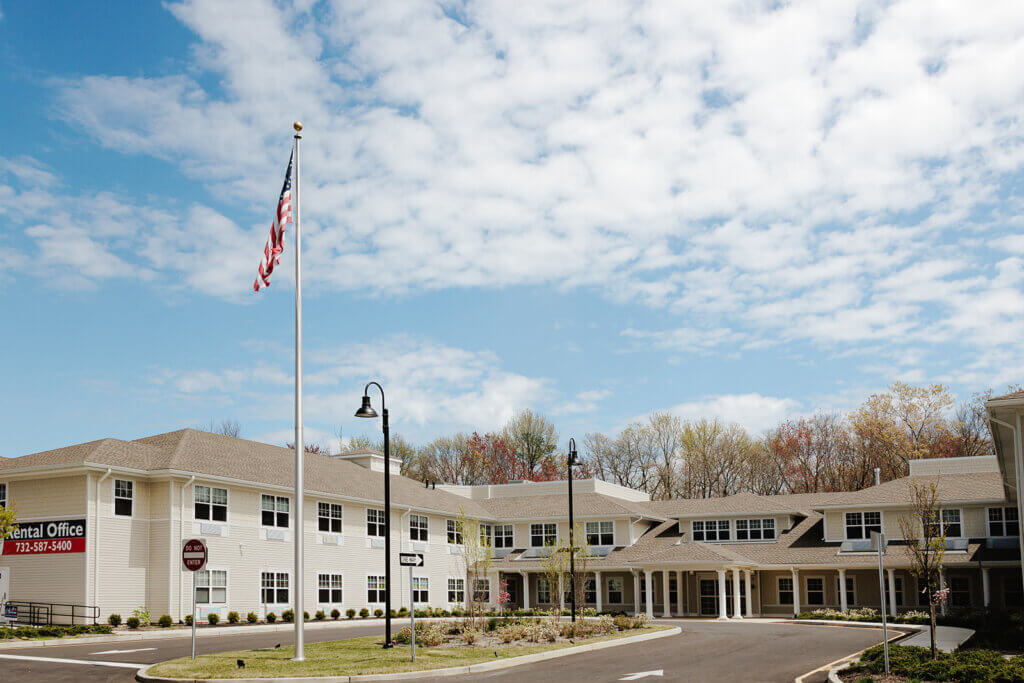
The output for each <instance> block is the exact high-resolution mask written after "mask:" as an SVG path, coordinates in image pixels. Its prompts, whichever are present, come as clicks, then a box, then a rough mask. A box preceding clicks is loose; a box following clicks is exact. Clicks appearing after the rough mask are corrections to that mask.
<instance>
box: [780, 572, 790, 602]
mask: <svg viewBox="0 0 1024 683" xmlns="http://www.w3.org/2000/svg"><path fill="white" fill-rule="evenodd" d="M779 604H780V605H792V604H793V578H792V577H789V576H780V577H779Z"/></svg>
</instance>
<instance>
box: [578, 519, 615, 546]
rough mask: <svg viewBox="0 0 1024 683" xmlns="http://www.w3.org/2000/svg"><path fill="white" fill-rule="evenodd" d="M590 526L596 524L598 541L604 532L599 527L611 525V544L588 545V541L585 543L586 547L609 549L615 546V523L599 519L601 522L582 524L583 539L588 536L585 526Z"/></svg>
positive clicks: (592, 521)
mask: <svg viewBox="0 0 1024 683" xmlns="http://www.w3.org/2000/svg"><path fill="white" fill-rule="evenodd" d="M590 524H596V525H597V532H596V535H597V537H598V540H601V536H603V535H604V532H602V531H601V525H602V524H611V525H612V542H611V543H597V544H593V543H590V542H589V541H587V545H591V546H594V547H597V548H605V547H611V546H614V545H616V543H615V540H616V539H615V521H614V520H607V519H601V520H596V521H595V520H591V521H589V522H585V523H584V524H583V535H584V537H586V536H590V532H589V531H587V526H588V525H590Z"/></svg>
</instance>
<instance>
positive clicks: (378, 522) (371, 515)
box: [366, 508, 384, 537]
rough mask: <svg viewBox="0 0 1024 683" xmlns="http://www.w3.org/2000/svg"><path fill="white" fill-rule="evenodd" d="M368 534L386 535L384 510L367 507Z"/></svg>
mask: <svg viewBox="0 0 1024 683" xmlns="http://www.w3.org/2000/svg"><path fill="white" fill-rule="evenodd" d="M366 535H367V536H380V537H383V536H384V511H383V510H378V509H376V508H366Z"/></svg>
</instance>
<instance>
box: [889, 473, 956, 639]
mask: <svg viewBox="0 0 1024 683" xmlns="http://www.w3.org/2000/svg"><path fill="white" fill-rule="evenodd" d="M910 488H911V491H912V494H913V500H912V502H911V507H910V514H909V515H903V516H901V517H900V518H899V523H900V533H901V534H902V535H903V539H904V540H905V541H906V543H907V552H909V553H910V573H911V574H913V575H914V576H916V577H917V580H918V581H919V582H923V583H924V592H925V593H927V595H928V613H929V616H930V618H931V627H932V628H931V646H932V659H936V658H937V657H938V654H937V650H936V648H935V608H936V607H938V606H940V605H941V604H942V603H943V602H944V601H945V600H946V598H947V597H948V596H949V590H948V589H940V583H941V578H940V577H941V576H942V559H943V557H944V555H945V553H946V532H945V529H943V526H942V518H941V516H940V515H941V512H940V510H939V505H938V485H937V484H936V483H935V482H934V481H933V482H929V483H928V484H918V483H911V484H910Z"/></svg>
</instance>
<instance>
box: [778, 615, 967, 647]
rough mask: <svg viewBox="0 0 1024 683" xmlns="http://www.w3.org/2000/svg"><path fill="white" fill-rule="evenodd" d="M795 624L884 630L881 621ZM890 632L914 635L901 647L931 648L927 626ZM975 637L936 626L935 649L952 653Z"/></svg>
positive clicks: (962, 630)
mask: <svg viewBox="0 0 1024 683" xmlns="http://www.w3.org/2000/svg"><path fill="white" fill-rule="evenodd" d="M793 623H794V624H815V625H821V626H824V625H828V626H849V627H853V628H857V627H860V628H878V629H880V628H882V622H880V621H842V620H840V619H795V620H793ZM888 626H889V630H890V631H898V632H903V633H913V635H912V636H909V637H907V638H904V639H903V640H901V641H899V643H898V644H899V645H913V646H917V647H929V648H930V647H931V646H932V645H931V635H930V634H931V627H930V626H928V625H927V624H889V625H888ZM973 635H974V630H973V629H969V628H960V627H958V626H936V627H935V647H937V648H938V649H940V650H942V651H943V652H952V651H953V650H955V649H957V648H958V647H960V646H961V645H963V644H964V643H965V642H967V639H968V638H970V637H971V636H973Z"/></svg>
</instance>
